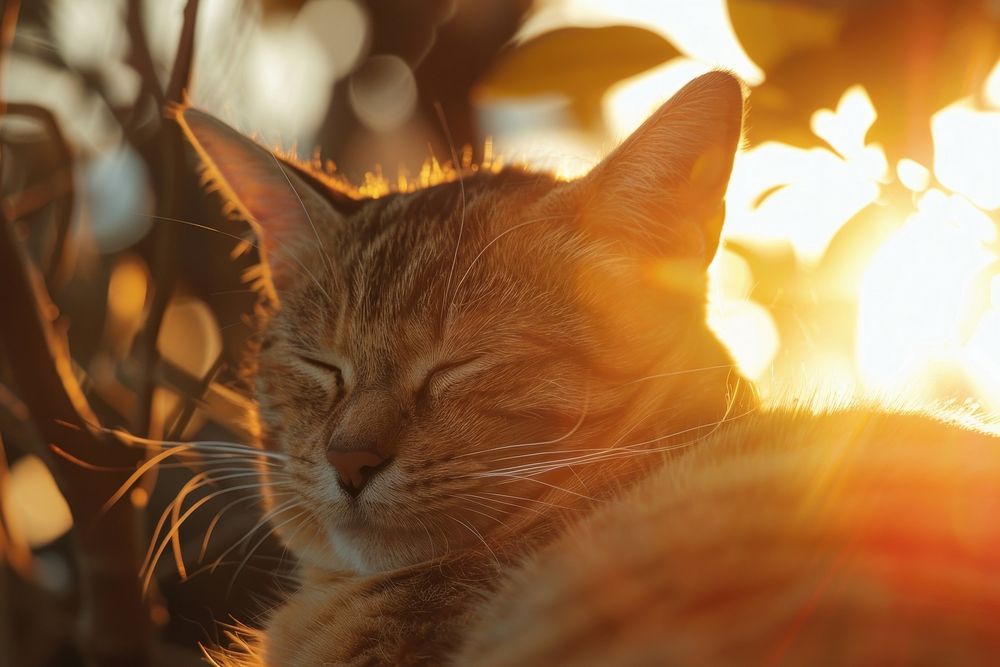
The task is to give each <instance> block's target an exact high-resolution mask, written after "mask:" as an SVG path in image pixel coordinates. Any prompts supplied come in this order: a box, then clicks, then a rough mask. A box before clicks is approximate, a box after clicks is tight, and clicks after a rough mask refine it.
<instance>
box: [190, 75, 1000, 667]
mask: <svg viewBox="0 0 1000 667" xmlns="http://www.w3.org/2000/svg"><path fill="white" fill-rule="evenodd" d="M742 94H743V93H742V89H741V86H740V85H739V84H738V83H737V82H736V81H735V79H733V78H732V77H730V76H728V75H726V74H722V73H714V74H710V75H707V76H705V77H702V78H700V79H698V80H696V81H694V82H692V83H691V84H690V85H689V86H688V87H686V88H685V89H684V90H683V91H681V93H679V94H678V95H677V96H676V97H675V98H674V100H672V101H671V102H669V103H668V104H667V105H665V106H664V107H663V108H662V109H660V110H659V111H657V112H656V113H654V114H653V116H652V117H651V118H650V120H649V121H647V123H646V124H645V125H644V126H643V127H641V128H640V129H639V130H637V131H636V133H635V134H634V135H633V136H632V137H630V138H629V139H628V140H627V141H626V142H625V143H624V144H623V145H622V146H621V147H619V149H618V150H616V151H615V152H613V153H612V154H611V155H610V156H609V157H608V158H607V159H606V160H605V161H604V162H602V163H601V164H600V165H598V166H597V167H596V168H595V170H594V171H593V172H592V173H591V174H590V175H588V176H587V177H585V178H584V179H582V180H580V181H576V182H572V183H559V182H557V181H555V180H554V179H552V178H551V177H549V176H546V175H542V174H532V173H527V172H524V171H522V170H518V169H508V170H505V171H502V172H500V173H493V172H491V171H487V170H480V171H478V172H477V171H475V170H469V171H467V172H466V173H464V174H462V175H461V177H460V178H458V179H456V180H452V181H449V182H443V183H438V184H435V185H431V186H429V187H427V188H425V189H422V190H418V191H416V192H401V193H396V194H390V195H387V196H384V197H380V198H377V199H370V200H363V201H344V200H343V199H342V193H339V192H328V191H324V187H325V186H324V185H323V183H322V182H321V180H320V179H312V178H310V177H309V175H308V174H307V173H305V172H303V171H302V170H301V169H300V168H298V167H293V166H292V165H285V163H282V162H280V161H279V160H278V159H276V158H275V157H274V156H272V155H271V154H270V153H268V152H267V151H264V150H263V149H261V148H260V147H258V146H257V145H256V144H253V143H252V142H250V141H249V140H246V139H244V138H242V137H240V136H239V135H238V134H236V133H235V132H232V131H231V130H228V129H227V128H225V126H222V125H221V124H220V123H218V121H214V120H212V119H209V118H208V117H206V116H204V115H203V114H199V113H198V112H195V111H193V110H185V109H182V110H179V111H178V113H177V118H178V121H179V122H180V124H181V127H182V128H183V129H184V131H185V133H186V135H187V136H188V138H189V139H190V140H191V143H192V145H193V146H194V148H195V150H196V151H197V152H198V154H199V156H200V157H201V159H202V160H203V162H204V164H205V169H206V176H207V179H208V181H209V182H210V183H212V184H214V185H215V186H216V187H217V188H218V189H219V191H220V192H221V193H222V194H223V196H224V197H225V198H226V199H227V200H230V206H232V207H233V208H234V209H235V210H236V211H237V212H239V213H240V214H241V215H243V216H245V217H247V218H248V219H250V220H251V222H253V223H254V224H255V225H256V227H257V228H258V229H259V230H260V234H261V236H262V239H263V240H264V246H265V252H266V257H267V261H268V267H269V269H270V272H271V274H272V276H273V278H274V280H273V285H274V287H275V291H274V293H273V297H274V300H275V301H276V303H277V308H276V311H275V313H274V315H273V317H271V318H270V320H269V321H268V322H267V323H266V326H264V328H263V330H262V332H261V340H260V351H259V354H258V355H257V359H256V365H257V376H256V384H257V401H258V405H259V420H260V424H261V430H262V434H263V435H262V443H261V444H262V446H264V447H267V448H270V449H273V450H275V451H278V452H281V453H283V454H284V455H286V456H287V457H288V458H287V461H286V462H285V463H284V465H283V469H282V470H281V474H280V476H278V475H275V480H277V481H275V482H274V483H272V484H271V485H270V486H268V487H267V489H268V491H269V493H271V494H272V501H271V519H272V524H273V525H274V526H275V529H276V530H277V531H278V532H279V534H280V535H281V536H282V537H283V539H284V540H285V542H286V543H287V544H288V545H289V547H290V548H291V549H292V550H293V551H294V552H295V553H296V554H297V556H298V557H299V560H300V563H301V573H300V574H301V583H300V587H299V589H298V591H297V592H295V593H294V594H292V595H291V596H290V598H289V599H288V600H287V601H286V602H285V603H284V604H283V605H282V606H281V607H279V608H278V609H276V610H275V611H274V613H273V614H272V615H271V617H270V619H269V621H268V624H267V627H266V629H265V630H264V631H263V632H262V633H259V634H258V635H257V636H254V637H252V638H249V639H248V638H246V637H244V636H243V635H242V634H240V633H234V635H233V637H234V648H233V650H232V651H231V652H228V653H227V652H226V651H219V652H217V653H215V654H213V655H214V659H215V660H216V661H217V662H219V663H228V664H234V665H235V664H261V663H263V664H270V665H282V666H286V665H287V666H290V667H294V666H297V665H303V666H304V665H318V664H335V665H379V664H388V665H440V664H445V663H446V662H447V661H449V660H451V661H454V663H455V664H459V665H511V666H514V665H549V664H566V665H570V664H574V665H575V664H593V665H605V664H616V665H618V664H622V665H628V664H634V665H645V664H659V663H674V662H680V663H699V664H700V663H710V664H715V663H720V662H721V663H728V662H739V661H750V662H753V663H757V662H761V661H767V660H769V659H772V658H774V659H775V660H778V661H780V660H781V659H786V658H787V659H788V660H789V661H791V662H796V663H800V664H809V663H811V662H813V661H816V660H828V661H831V660H833V661H835V660H836V658H838V657H845V658H851V659H853V658H858V659H859V660H869V661H870V662H871V661H875V660H877V659H882V658H892V657H897V656H903V657H904V658H905V657H912V656H917V655H921V654H920V653H919V650H920V648H921V647H927V648H928V649H929V650H930V649H933V650H938V651H941V652H942V653H939V655H948V656H949V657H951V656H954V657H963V655H965V654H962V653H961V652H960V650H959V649H960V648H961V647H960V646H959V644H958V642H959V641H960V640H961V641H963V642H964V641H966V640H968V641H969V642H971V643H970V646H971V648H969V649H968V651H969V652H968V654H967V655H968V656H971V657H973V658H975V657H979V656H982V655H984V654H985V653H984V651H985V650H986V648H987V647H988V646H990V647H991V646H992V644H989V643H988V642H990V641H992V639H993V637H992V636H991V634H990V633H989V632H985V631H984V632H980V630H982V629H983V627H984V626H983V624H982V623H980V622H979V621H978V620H976V618H975V617H974V614H972V613H971V612H968V613H967V610H966V611H963V612H962V613H961V614H957V615H956V616H955V618H954V619H950V618H949V619H948V622H947V623H945V622H942V623H941V624H940V629H941V632H939V633H936V634H935V632H931V631H929V630H928V628H930V627H933V626H934V624H935V619H939V620H940V619H941V617H942V614H943V613H944V612H942V610H943V609H946V608H950V607H949V606H948V605H952V604H955V605H959V606H961V605H962V604H964V603H969V604H972V605H973V606H974V607H975V608H976V609H981V610H985V611H992V610H993V603H994V600H993V598H992V597H991V596H992V588H991V587H989V586H987V585H985V584H987V583H988V582H987V580H986V578H985V572H986V569H988V566H992V565H993V564H994V561H993V560H992V559H993V558H994V554H993V551H988V549H992V548H993V547H994V546H995V544H996V542H995V541H994V540H993V533H992V532H991V530H990V529H989V528H988V526H987V525H986V524H985V523H984V522H983V521H981V520H980V517H979V515H976V521H975V522H973V523H972V524H970V525H971V526H972V528H971V531H972V532H971V536H972V542H971V543H969V544H968V545H967V546H969V548H970V549H971V550H972V552H971V553H972V555H971V556H970V555H969V554H966V553H961V554H960V553H958V552H957V551H955V549H957V546H955V544H954V543H953V541H949V540H951V536H950V533H947V528H948V526H947V525H946V518H947V517H945V516H943V515H942V514H941V513H940V512H937V513H935V512H936V506H935V504H934V502H932V498H933V495H931V494H926V493H922V491H923V489H925V488H926V489H931V490H939V489H940V490H943V491H944V492H947V493H948V494H951V495H950V496H949V498H950V499H951V500H949V502H951V501H954V502H956V503H958V504H959V505H961V506H962V507H963V508H972V509H974V507H975V502H976V500H977V499H985V500H986V501H988V502H990V503H992V502H993V496H991V495H990V493H989V489H988V488H987V485H986V484H985V482H984V481H983V480H984V479H987V478H988V477H989V475H991V474H992V472H993V469H992V467H991V466H992V465H993V463H992V461H993V459H992V458H991V457H992V456H993V454H992V451H991V452H990V456H989V457H987V458H988V461H987V464H984V465H987V468H988V469H987V471H986V472H985V473H983V474H984V475H986V477H983V476H982V475H981V474H980V473H979V472H976V471H972V470H969V469H966V468H963V467H962V466H961V465H958V464H956V465H951V466H950V467H946V468H942V469H941V470H943V471H945V472H940V475H941V477H940V478H937V477H935V474H937V473H936V471H938V468H936V467H935V464H934V462H935V461H937V460H947V461H963V460H965V457H967V456H971V452H972V451H974V449H975V447H983V448H985V449H989V448H990V447H992V446H993V444H994V443H986V444H983V443H980V444H977V445H969V444H961V445H958V444H955V443H954V442H952V440H955V438H956V437H958V436H957V435H956V434H960V435H961V437H958V440H961V441H962V442H963V443H964V442H965V441H964V440H963V438H972V436H971V435H970V433H969V432H966V431H958V430H947V429H944V428H943V427H940V428H939V427H935V426H931V425H930V423H929V422H925V421H921V419H920V418H917V417H908V418H904V417H876V416H874V414H873V413H870V412H866V413H843V414H840V415H835V416H823V417H816V416H812V415H802V414H799V415H795V414H793V415H771V416H755V415H752V413H753V411H754V408H755V400H754V396H753V392H752V390H751V389H750V388H749V387H748V386H747V384H746V382H745V381H743V380H742V379H741V378H740V377H739V375H738V374H737V373H736V372H735V371H734V369H733V366H732V362H731V360H730V358H729V357H728V355H727V353H726V352H725V350H724V349H723V348H722V346H721V344H720V343H719V342H718V341H717V340H716V339H715V338H714V337H713V336H712V334H711V333H710V331H709V330H708V328H707V326H706V324H705V313H704V288H705V275H704V267H705V265H706V264H707V262H708V261H709V260H710V259H711V256H712V255H713V254H714V252H715V248H716V244H717V242H718V237H719V229H720V226H721V220H722V217H723V211H724V207H723V202H722V193H723V192H724V190H725V186H726V182H727V180H728V175H729V170H730V168H731V165H732V156H733V153H734V151H735V150H736V147H737V144H738V142H739V140H740V131H741V125H742V110H743V100H742ZM375 393H377V394H378V396H379V397H380V398H379V401H381V403H382V404H384V403H385V401H387V400H388V401H390V402H392V403H393V404H394V405H396V406H398V408H399V410H398V413H399V417H398V420H399V421H398V424H396V425H395V428H394V432H396V433H397V434H398V435H397V436H396V437H395V439H394V442H392V443H390V444H391V446H392V448H393V449H394V451H395V459H394V460H393V461H392V463H391V464H390V465H389V466H388V467H386V468H385V469H384V470H382V471H381V472H379V473H378V474H377V475H376V476H375V477H374V478H373V479H372V480H371V481H370V483H369V484H368V486H367V487H366V488H365V490H364V492H363V493H362V494H361V495H360V496H358V497H357V498H356V499H352V498H351V497H350V496H348V495H347V494H345V493H344V492H343V491H341V489H340V488H339V487H338V484H337V481H336V476H335V473H334V471H333V469H332V468H331V467H330V466H329V465H327V463H326V461H325V450H326V448H327V446H328V443H329V440H330V437H331V433H333V432H334V429H335V428H336V429H340V430H338V433H339V432H341V431H342V430H343V428H344V427H345V422H348V421H356V422H362V423H363V422H364V420H365V419H366V411H365V407H364V405H365V403H364V401H365V400H366V399H365V397H366V396H371V395H373V394H375ZM348 416H349V417H348ZM349 425H350V424H347V426H349ZM362 425H363V424H362ZM855 427H857V428H855ZM924 427H926V434H924V431H922V430H921V429H923V428H924ZM858 429H860V430H858ZM979 437H980V439H985V436H979ZM696 443H697V445H698V446H697V447H693V445H695V444H696ZM911 445H912V446H913V448H912V451H913V452H915V453H913V455H912V456H911ZM953 446H954V447H956V448H953ZM935 448H938V449H935ZM687 450H694V453H693V454H686V455H685V456H683V457H680V458H678V457H675V456H672V455H671V454H673V453H675V452H682V453H685V452H687ZM956 457H957V458H956ZM656 470H659V472H653V473H652V474H651V471H656ZM896 470H898V471H899V472H898V476H897V474H896V472H894V471H896ZM952 475H955V477H952ZM993 478H995V475H994V476H993ZM643 479H645V481H644V482H641V480H643ZM289 480H291V481H289ZM637 483H638V484H639V486H636V484H637ZM633 487H634V488H633ZM883 488H884V489H890V490H891V494H890V496H889V497H888V500H886V499H883V498H881V497H879V495H878V493H875V492H873V489H874V490H875V491H878V490H879V489H883ZM630 489H631V490H630ZM855 491H856V492H857V493H855ZM910 507H912V508H916V509H917V510H918V511H920V512H921V513H922V514H921V516H926V517H928V521H927V522H922V520H913V521H910V522H905V521H896V520H895V519H896V517H895V514H893V512H902V511H904V510H905V509H906V508H910ZM595 510H596V511H595ZM890 529H891V530H896V529H898V531H897V532H895V533H892V535H893V536H894V537H893V539H895V538H896V537H898V538H899V540H901V544H914V545H916V546H915V548H917V549H918V552H919V549H922V548H923V546H924V545H925V544H931V545H932V546H933V545H934V544H937V542H936V541H935V540H937V539H938V537H940V540H941V542H940V545H941V547H942V549H944V551H942V552H941V553H942V554H944V556H946V557H947V558H952V557H954V561H951V560H949V561H948V562H947V565H948V567H949V568H952V569H951V570H948V571H949V572H953V574H954V575H955V581H956V582H959V583H961V585H962V586H965V588H957V589H955V590H954V591H949V590H948V589H947V587H946V586H944V585H943V584H942V583H941V582H937V583H935V584H934V586H932V587H931V589H932V593H931V594H929V595H930V597H929V598H928V599H929V600H931V604H930V605H929V606H920V605H916V606H914V605H911V604H909V598H907V597H905V595H906V594H908V593H910V592H911V591H913V590H916V591H918V592H920V593H925V592H926V591H925V590H924V589H923V588H920V586H922V585H923V583H924V582H925V580H927V581H930V580H931V579H934V577H935V576H937V575H936V573H935V570H934V563H935V561H933V558H932V557H933V556H934V554H933V553H930V552H929V555H928V560H926V562H925V561H924V560H920V558H922V555H921V554H922V553H923V552H919V553H918V556H919V558H917V560H914V561H913V562H912V563H908V562H907V560H906V556H905V555H904V553H903V551H901V550H894V549H893V548H889V547H888V546H887V545H886V544H885V543H883V542H880V541H879V539H878V535H879V534H880V531H889V530H890ZM859 531H860V532H859ZM946 533H947V534H946ZM886 534H888V533H886ZM890 546H891V545H890ZM953 547H954V548H953ZM935 553H936V552H935ZM845 554H847V555H848V556H850V558H848V557H847V556H845ZM967 556H968V557H967ZM905 565H913V568H912V569H906V568H905V567H903V566H905ZM897 566H898V567H897ZM952 566H953V567H952ZM904 570H905V576H903V578H902V580H901V583H899V582H895V580H894V579H893V578H892V577H893V575H894V573H896V572H903V571H904ZM911 575H912V577H911ZM908 577H911V578H912V581H911V578H908ZM828 581H829V582H832V583H824V582H828ZM887 582H888V583H887ZM914 582H915V583H914ZM970 582H971V583H970ZM895 583H899V585H900V586H902V588H893V585H895ZM972 583H978V584H983V586H982V587H981V590H979V591H978V592H975V591H973V590H972V589H974V588H976V587H975V586H972ZM909 586H917V588H913V589H911V588H908V587H909ZM817 591H818V592H817ZM956 591H957V592H956ZM973 593H975V595H973ZM980 593H981V595H980ZM966 594H968V595H966ZM935 596H937V597H935ZM963 596H965V597H963ZM977 596H979V597H977ZM896 611H901V613H902V615H900V616H897V615H895V612H896ZM859 619H861V620H859ZM897 621H898V623H897ZM869 623H870V624H871V626H870V627H869ZM844 638H846V640H845V641H849V642H853V643H850V645H849V646H847V647H846V648H837V649H836V650H838V651H842V652H841V653H836V652H834V650H835V649H834V646H835V644H836V642H838V641H840V640H842V639H844ZM883 639H884V641H883ZM890 640H891V641H890ZM907 642H911V643H910V644H907ZM921 642H922V643H921ZM900 646H902V647H903V648H901V649H900V650H902V651H903V652H902V653H898V652H897V653H893V652H892V651H893V650H895V649H894V648H893V647H896V648H898V647H900ZM952 649H954V650H952ZM961 650H965V649H964V648H961ZM872 664H874V662H873V663H872Z"/></svg>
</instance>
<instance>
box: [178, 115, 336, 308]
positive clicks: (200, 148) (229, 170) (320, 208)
mask: <svg viewBox="0 0 1000 667" xmlns="http://www.w3.org/2000/svg"><path fill="white" fill-rule="evenodd" d="M174 119H175V120H176V121H177V123H178V124H179V125H180V127H181V130H182V131H183V133H184V137H185V138H186V139H187V141H188V143H189V144H190V146H191V147H192V148H193V149H194V150H195V152H196V153H197V154H198V157H199V158H200V159H201V162H202V164H203V166H204V168H205V171H206V177H207V180H208V182H209V184H210V185H211V186H212V187H214V188H216V189H218V190H219V192H220V194H221V195H222V197H223V199H225V200H226V203H227V204H228V205H229V206H231V207H233V209H234V210H235V211H236V212H237V213H238V215H239V217H240V218H242V219H245V220H247V221H248V222H249V223H250V224H251V225H253V227H254V229H255V231H256V232H257V236H258V241H259V249H260V252H261V260H262V262H263V263H264V264H263V266H265V267H269V269H270V276H271V281H272V282H273V284H274V286H275V287H277V288H279V289H281V288H282V287H285V286H287V285H289V284H291V283H292V282H293V281H294V279H295V277H296V276H299V275H301V274H302V272H303V256H305V255H306V254H308V251H309V248H310V247H315V245H316V244H317V243H318V242H320V239H319V233H320V232H319V230H320V229H322V228H324V227H328V226H329V225H331V224H337V223H338V222H339V221H341V220H342V219H343V218H342V216H341V214H340V213H339V212H338V210H337V209H336V208H335V207H334V206H333V205H332V203H331V201H330V196H332V194H333V193H328V194H329V196H324V193H322V192H321V190H320V186H317V184H314V183H311V182H310V178H311V177H310V176H309V175H308V174H306V173H303V172H301V171H299V170H298V169H296V168H295V167H294V166H293V165H291V164H288V163H286V162H285V161H283V160H281V159H279V158H278V157H277V156H276V155H274V154H273V153H272V152H271V151H269V150H267V149H266V148H264V147H263V146H261V145H260V144H258V143H257V142H255V141H253V140H252V139H250V138H248V137H245V136H244V135H242V134H240V133H239V132H237V131H236V130H234V129H233V128H231V127H229V126H228V125H226V124H225V123H223V122H222V121H220V120H218V119H216V118H214V117H213V116H211V115H209V114H207V113H205V112H203V111H199V110H197V109H193V108H190V107H182V108H178V109H177V110H175V112H174ZM305 271H308V269H305Z"/></svg>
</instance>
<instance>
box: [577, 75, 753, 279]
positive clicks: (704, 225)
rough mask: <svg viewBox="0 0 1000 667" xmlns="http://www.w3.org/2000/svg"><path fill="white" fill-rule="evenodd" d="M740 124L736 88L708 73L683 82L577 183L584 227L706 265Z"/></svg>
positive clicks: (642, 249)
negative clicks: (679, 89) (683, 85)
mask: <svg viewBox="0 0 1000 667" xmlns="http://www.w3.org/2000/svg"><path fill="white" fill-rule="evenodd" d="M742 126H743V85H742V84H741V83H740V82H739V80H737V79H736V78H735V77H733V76H732V75H729V74H726V73H724V72H712V73H709V74H705V75H704V76H701V77H699V78H697V79H695V80H694V81H692V82H691V83H689V84H687V85H686V86H685V87H684V88H683V89H681V91H680V92H678V93H677V94H676V95H674V97H673V98H671V99H670V101H668V102H667V103H666V104H664V105H663V106H662V107H660V108H659V109H658V110H657V111H656V112H655V113H654V114H653V115H652V116H651V117H650V118H649V119H648V120H646V122H645V123H643V125H642V126H641V127H640V128H639V129H637V130H636V131H635V132H634V133H632V135H631V136H630V137H629V138H628V139H626V140H625V142H624V143H622V144H621V145H620V146H619V147H618V148H617V149H615V151H614V152H612V153H611V154H610V155H609V156H608V157H607V158H605V159H604V160H603V161H602V162H601V163H600V164H598V165H597V166H596V167H595V168H594V169H593V170H592V171H591V172H590V173H589V174H588V175H587V176H586V177H584V178H583V179H582V180H581V181H578V184H577V187H579V188H580V190H579V193H578V197H579V199H578V200H577V201H578V202H579V203H578V205H579V206H580V207H581V215H580V220H581V223H582V224H583V226H584V228H586V229H587V230H588V231H589V232H591V233H593V234H596V235H599V236H601V237H602V238H610V239H612V240H614V241H615V242H619V243H624V244H626V245H627V247H628V248H629V252H632V253H640V254H641V256H646V257H650V258H676V259H682V260H686V261H691V262H697V263H698V264H700V265H703V266H704V265H707V264H708V263H709V262H710V261H711V260H712V257H713V256H714V254H715V251H716V248H717V246H718V243H719V234H720V233H721V231H722V221H723V218H724V217H725V205H724V202H723V197H724V195H725V192H726V187H727V185H728V183H729V175H730V172H731V171H732V168H733V158H734V156H735V153H736V150H737V148H738V147H739V143H740V139H741V134H742Z"/></svg>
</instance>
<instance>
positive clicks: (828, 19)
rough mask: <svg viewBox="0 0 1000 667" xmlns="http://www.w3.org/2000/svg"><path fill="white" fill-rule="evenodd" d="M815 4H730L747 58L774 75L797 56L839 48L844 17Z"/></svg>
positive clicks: (756, 0)
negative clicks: (781, 64) (779, 66)
mask: <svg viewBox="0 0 1000 667" xmlns="http://www.w3.org/2000/svg"><path fill="white" fill-rule="evenodd" d="M815 4H816V3H804V2H800V3H792V2H766V1H762V0H730V1H729V17H730V19H731V20H732V22H733V28H734V29H735V31H736V34H737V35H738V36H739V38H740V42H741V43H742V44H743V48H744V49H745V50H746V52H747V55H749V56H750V58H751V59H753V61H754V62H755V63H757V65H759V66H760V68H761V69H763V70H764V71H765V72H770V71H771V68H772V67H774V66H775V65H776V64H777V63H779V62H781V61H782V60H784V59H785V58H787V57H789V55H791V54H793V53H796V52H798V51H801V50H803V49H807V48H808V49H815V48H817V47H826V48H833V47H834V46H835V45H836V42H837V36H838V35H839V34H840V30H841V28H842V27H843V24H844V21H845V15H844V13H843V12H840V11H836V8H835V7H829V6H826V7H825V8H821V7H818V6H815Z"/></svg>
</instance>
